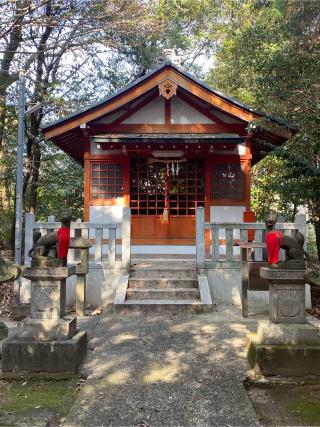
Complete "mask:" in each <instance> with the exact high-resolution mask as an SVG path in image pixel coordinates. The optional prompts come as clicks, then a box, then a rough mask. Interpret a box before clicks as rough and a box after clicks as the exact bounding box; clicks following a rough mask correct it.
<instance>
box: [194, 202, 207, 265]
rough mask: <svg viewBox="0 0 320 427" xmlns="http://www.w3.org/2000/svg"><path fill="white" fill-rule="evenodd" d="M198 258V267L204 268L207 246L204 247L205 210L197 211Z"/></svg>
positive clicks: (198, 209) (200, 208)
mask: <svg viewBox="0 0 320 427" xmlns="http://www.w3.org/2000/svg"><path fill="white" fill-rule="evenodd" d="M196 254H197V255H196V256H197V267H198V268H204V258H205V246H204V208H203V207H199V208H197V210H196Z"/></svg>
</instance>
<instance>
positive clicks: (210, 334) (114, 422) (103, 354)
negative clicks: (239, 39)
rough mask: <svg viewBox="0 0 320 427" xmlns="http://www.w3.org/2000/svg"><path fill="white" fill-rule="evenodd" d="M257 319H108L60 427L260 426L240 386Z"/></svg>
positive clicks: (227, 315)
mask: <svg viewBox="0 0 320 427" xmlns="http://www.w3.org/2000/svg"><path fill="white" fill-rule="evenodd" d="M258 317H259V318H261V316H257V317H255V318H251V319H247V320H243V319H241V316H240V310H239V309H238V308H235V307H228V308H223V307H220V308H219V309H218V310H217V311H215V312H213V313H210V314H205V315H193V316H182V315H180V316H174V315H168V316H166V317H152V316H150V315H149V317H146V316H141V315H140V316H139V315H125V316H124V315H120V314H117V313H112V312H110V311H106V312H105V313H104V314H103V315H102V317H101V319H100V321H99V323H98V325H97V329H96V337H95V338H94V339H93V340H91V341H90V343H89V348H90V349H91V350H90V351H89V355H88V359H87V361H86V363H85V364H84V366H83V371H84V374H86V375H88V379H87V381H86V383H85V384H84V386H83V388H82V390H81V392H80V395H79V398H78V399H77V401H76V402H75V404H74V405H73V407H72V409H71V412H70V413H69V415H68V417H67V419H66V421H65V425H66V426H135V425H138V426H206V425H207V426H227V425H230V426H231V425H232V426H249V425H250V426H251V425H259V423H258V421H257V418H256V415H255V413H254V410H253V408H252V406H251V403H250V401H249V399H248V397H247V394H246V392H245V389H244V386H243V384H242V382H243V380H244V379H245V377H246V371H247V369H248V365H247V362H246V360H245V357H244V352H243V350H244V343H245V337H246V334H247V333H248V332H250V331H254V330H255V329H256V321H257V319H258ZM263 317H265V316H263Z"/></svg>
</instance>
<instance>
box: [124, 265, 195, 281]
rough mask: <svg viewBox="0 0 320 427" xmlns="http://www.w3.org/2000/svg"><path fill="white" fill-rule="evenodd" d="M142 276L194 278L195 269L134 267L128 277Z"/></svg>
mask: <svg viewBox="0 0 320 427" xmlns="http://www.w3.org/2000/svg"><path fill="white" fill-rule="evenodd" d="M132 277H144V278H158V279H184V278H186V279H196V278H197V272H196V270H195V269H190V270H186V269H185V270H181V269H180V268H177V269H173V268H168V267H167V268H162V269H159V268H157V269H154V268H152V269H151V268H135V269H131V271H130V278H132Z"/></svg>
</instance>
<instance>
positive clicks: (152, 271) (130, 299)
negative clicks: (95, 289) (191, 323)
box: [114, 259, 212, 313]
mask: <svg viewBox="0 0 320 427" xmlns="http://www.w3.org/2000/svg"><path fill="white" fill-rule="evenodd" d="M114 305H115V308H116V309H117V310H119V309H120V310H136V311H150V312H154V311H157V312H163V311H169V312H172V313H176V312H179V313H180V312H196V313H204V312H208V311H210V310H211V309H212V301H211V296H210V291H209V286H208V282H207V278H206V276H204V275H199V274H197V270H196V265H195V261H193V260H181V259H176V260H168V259H150V260H143V259H141V260H135V261H134V262H133V264H132V267H131V271H130V274H129V275H128V276H122V277H121V279H120V280H119V284H118V287H117V293H116V297H115V302H114Z"/></svg>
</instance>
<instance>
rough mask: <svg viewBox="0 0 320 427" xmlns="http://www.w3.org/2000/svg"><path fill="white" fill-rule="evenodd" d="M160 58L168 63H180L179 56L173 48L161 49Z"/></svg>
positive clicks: (178, 64)
mask: <svg viewBox="0 0 320 427" xmlns="http://www.w3.org/2000/svg"><path fill="white" fill-rule="evenodd" d="M161 60H162V61H163V62H166V63H169V64H174V65H177V66H180V65H181V58H180V56H178V55H176V53H175V51H174V49H163V51H162V57H161Z"/></svg>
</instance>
